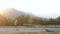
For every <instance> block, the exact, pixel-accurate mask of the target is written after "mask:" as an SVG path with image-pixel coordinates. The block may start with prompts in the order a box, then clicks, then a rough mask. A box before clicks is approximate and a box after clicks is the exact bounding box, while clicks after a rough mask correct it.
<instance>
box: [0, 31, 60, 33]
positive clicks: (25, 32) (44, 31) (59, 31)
mask: <svg viewBox="0 0 60 34" xmlns="http://www.w3.org/2000/svg"><path fill="white" fill-rule="evenodd" d="M0 34H60V31H52V32H47V31H39V32H15V31H14V32H2V31H0Z"/></svg>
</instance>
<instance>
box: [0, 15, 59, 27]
mask: <svg viewBox="0 0 60 34" xmlns="http://www.w3.org/2000/svg"><path fill="white" fill-rule="evenodd" d="M16 20H17V26H24V25H27V26H28V25H60V17H57V18H49V19H47V18H39V17H34V16H30V15H25V14H22V15H20V16H17V17H16V18H14V19H10V18H7V17H5V16H2V15H0V26H15V21H16Z"/></svg>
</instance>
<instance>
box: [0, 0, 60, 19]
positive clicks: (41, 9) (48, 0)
mask: <svg viewBox="0 0 60 34" xmlns="http://www.w3.org/2000/svg"><path fill="white" fill-rule="evenodd" d="M5 8H15V9H17V10H20V11H25V12H30V13H33V14H35V15H37V16H40V17H44V18H56V17H58V16H60V0H0V10H3V9H5Z"/></svg>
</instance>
